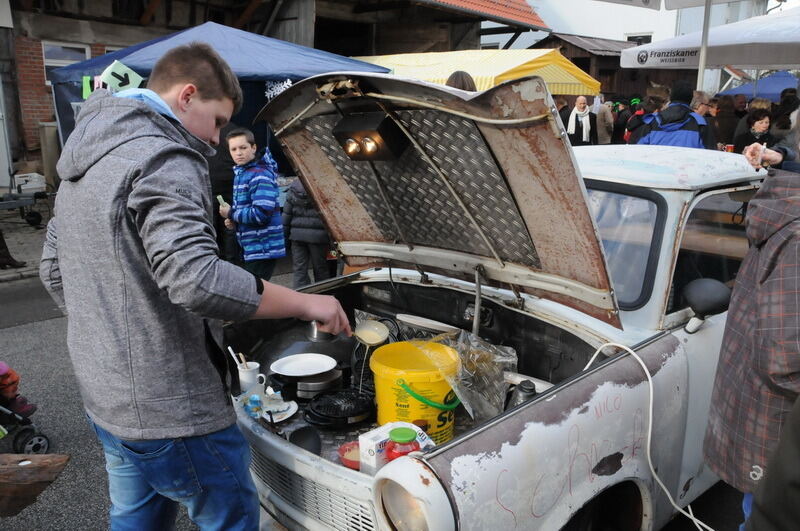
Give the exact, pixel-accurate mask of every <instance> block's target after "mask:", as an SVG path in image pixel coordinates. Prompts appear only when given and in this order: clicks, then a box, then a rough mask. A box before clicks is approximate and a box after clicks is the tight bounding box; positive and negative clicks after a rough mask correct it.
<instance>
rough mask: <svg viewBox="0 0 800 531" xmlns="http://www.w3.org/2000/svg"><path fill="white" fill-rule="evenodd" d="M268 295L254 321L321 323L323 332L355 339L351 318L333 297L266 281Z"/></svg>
mask: <svg viewBox="0 0 800 531" xmlns="http://www.w3.org/2000/svg"><path fill="white" fill-rule="evenodd" d="M261 282H262V283H263V286H264V292H263V293H262V294H261V302H260V303H259V305H258V309H257V310H256V313H254V314H253V316H252V317H251V319H282V318H286V317H295V318H297V319H301V320H303V321H317V322H319V323H320V327H319V329H320V330H322V331H323V332H329V333H331V334H338V333H339V332H342V331H344V332H345V333H346V334H347V335H348V336H350V335H352V330H350V323H349V321H348V320H347V315H346V314H345V313H344V310H343V309H342V305H341V304H339V301H338V300H336V299H335V298H334V297H331V296H330V295H313V294H310V293H301V292H299V291H294V290H292V289H289V288H284V287H283V286H279V285H277V284H272V283H270V282H267V281H265V280H262V281H261Z"/></svg>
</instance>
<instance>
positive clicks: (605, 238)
mask: <svg viewBox="0 0 800 531" xmlns="http://www.w3.org/2000/svg"><path fill="white" fill-rule="evenodd" d="M588 194H589V211H590V213H591V214H592V216H593V217H594V219H595V223H596V224H597V229H598V231H599V232H600V238H601V240H602V242H603V249H604V251H605V255H606V262H607V264H608V274H609V275H610V276H611V281H612V282H613V284H614V290H615V291H616V294H617V300H618V301H619V304H620V307H634V306H638V305H640V304H643V303H644V302H646V297H649V293H645V291H646V290H645V287H646V286H647V285H648V284H649V283H650V282H648V279H647V274H648V270H649V269H651V268H650V267H648V266H649V265H650V262H651V252H650V249H651V247H652V246H653V242H654V240H656V239H657V238H655V236H656V233H657V228H658V226H659V224H658V220H657V211H658V209H657V207H656V203H655V202H653V201H651V200H650V199H647V198H644V197H637V196H632V195H627V194H624V193H621V192H616V191H606V190H596V189H590V190H588ZM643 298H644V299H645V300H642V299H643Z"/></svg>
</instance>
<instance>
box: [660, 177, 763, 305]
mask: <svg viewBox="0 0 800 531" xmlns="http://www.w3.org/2000/svg"><path fill="white" fill-rule="evenodd" d="M753 192H754V191H753V190H749V191H748V190H745V191H743V192H732V193H717V194H714V195H709V196H705V197H703V198H701V199H700V200H699V201H698V202H697V203H696V204H695V207H694V208H693V209H692V211H691V213H690V214H689V218H688V220H687V221H686V225H685V226H684V229H683V237H682V239H681V246H680V249H679V251H678V259H677V261H676V263H675V273H674V274H673V276H672V290H671V292H670V301H669V303H668V306H667V313H671V312H674V311H677V310H680V309H682V308H684V307H686V306H687V304H686V301H685V300H684V299H683V293H682V291H683V288H684V287H685V286H686V284H688V283H689V282H691V281H692V280H695V279H697V278H713V279H716V280H719V281H720V282H724V283H726V284H728V285H729V286H731V287H732V284H733V280H734V278H735V277H736V273H737V271H738V270H739V265H740V264H741V262H742V259H744V255H745V253H747V236H746V234H745V226H744V216H745V205H746V203H745V202H744V201H747V200H749V198H750V196H751V195H752V193H753Z"/></svg>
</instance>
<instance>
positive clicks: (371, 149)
mask: <svg viewBox="0 0 800 531" xmlns="http://www.w3.org/2000/svg"><path fill="white" fill-rule="evenodd" d="M361 143H362V144H363V145H364V152H365V153H367V154H369V155H372V154H373V153H375V152H376V151H378V143H377V142H375V141H374V140H373V139H371V138H370V137H368V136H365V137H364V139H363V140H362V141H361Z"/></svg>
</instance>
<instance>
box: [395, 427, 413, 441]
mask: <svg viewBox="0 0 800 531" xmlns="http://www.w3.org/2000/svg"><path fill="white" fill-rule="evenodd" d="M389 438H390V439H391V440H393V441H394V442H396V443H401V444H405V443H410V442H411V441H413V440H414V439H416V438H417V432H415V431H414V430H412V429H411V428H394V429H393V430H391V431H390V432H389Z"/></svg>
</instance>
